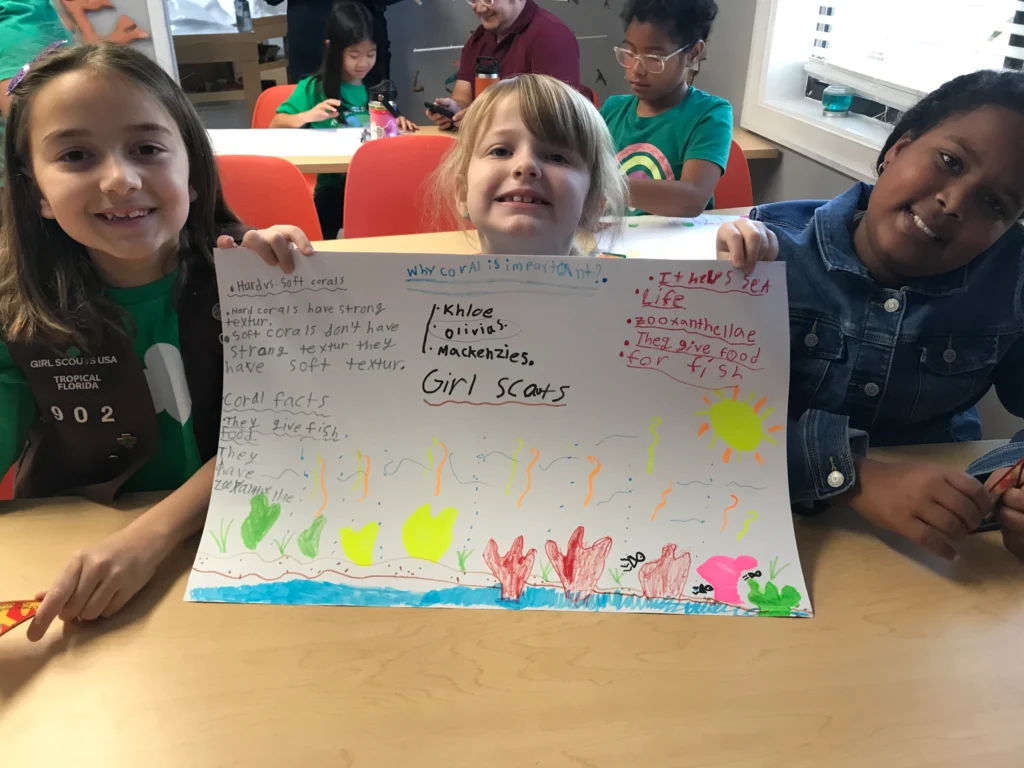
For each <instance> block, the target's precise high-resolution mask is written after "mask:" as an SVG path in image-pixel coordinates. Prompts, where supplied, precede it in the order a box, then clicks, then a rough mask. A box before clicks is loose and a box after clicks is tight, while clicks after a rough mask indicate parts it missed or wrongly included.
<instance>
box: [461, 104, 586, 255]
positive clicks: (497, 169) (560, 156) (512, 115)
mask: <svg viewBox="0 0 1024 768" xmlns="http://www.w3.org/2000/svg"><path fill="white" fill-rule="evenodd" d="M466 189H467V190H468V193H467V196H466V208H467V210H468V211H469V218H470V220H471V221H472V222H473V224H474V226H476V228H477V230H478V234H479V236H480V246H481V248H482V250H483V252H484V253H510V254H524V255H546V256H554V255H564V254H568V253H569V252H570V250H571V248H572V243H573V235H574V234H575V232H576V229H577V227H578V226H579V223H580V218H581V216H582V215H583V206H584V203H585V201H586V199H587V193H588V192H589V190H590V173H589V172H588V171H587V169H586V167H585V165H584V163H583V161H582V159H581V158H580V157H579V156H578V155H577V154H576V153H575V152H574V151H573V150H572V149H570V148H568V147H555V146H549V145H547V144H545V143H544V142H542V141H540V140H539V139H538V138H537V137H535V136H534V135H533V134H532V133H530V131H529V129H528V128H527V127H526V125H524V124H523V120H522V118H521V116H520V114H519V99H518V98H517V97H515V96H509V97H507V98H504V99H502V100H501V101H500V102H498V103H497V104H496V105H495V108H494V110H493V118H492V119H491V124H490V126H489V127H488V128H487V130H486V132H485V133H484V134H483V135H482V136H481V137H480V140H479V141H478V142H477V143H476V147H475V148H474V150H473V156H472V158H471V159H470V161H469V168H468V170H467V173H466Z"/></svg>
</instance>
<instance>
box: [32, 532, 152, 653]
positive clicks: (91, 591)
mask: <svg viewBox="0 0 1024 768" xmlns="http://www.w3.org/2000/svg"><path fill="white" fill-rule="evenodd" d="M166 554H167V551H166V546H165V542H164V540H163V539H162V538H161V537H160V536H158V535H157V534H156V533H155V532H153V531H152V530H150V529H149V528H147V527H145V526H143V525H129V526H128V527H127V528H125V529H124V530H121V531H118V532H117V533H115V534H114V535H113V536H110V537H109V538H107V539H106V540H104V541H101V542H100V543H99V544H96V545H95V546H92V547H87V548H86V549H84V550H82V551H80V552H78V553H76V554H75V555H73V556H72V557H71V560H70V561H69V562H68V564H67V565H66V566H64V570H63V571H61V573H60V575H59V576H58V577H57V579H56V581H54V582H53V585H52V586H51V587H50V588H49V589H48V590H46V591H45V592H40V593H38V594H37V595H36V599H37V600H42V601H43V602H42V605H40V606H39V610H38V612H37V613H36V615H35V618H33V619H32V623H31V624H30V625H29V628H28V639H29V640H31V641H33V642H35V641H36V640H39V639H40V638H41V637H42V636H43V635H44V634H45V633H46V630H47V629H49V627H50V624H52V623H53V620H54V619H56V618H57V617H60V618H61V619H63V620H64V621H65V622H69V621H74V620H76V619H78V620H81V621H92V620H93V619H97V618H99V617H100V616H104V617H106V616H111V615H113V614H115V613H117V612H118V611H119V610H121V608H122V607H124V604H125V603H127V602H128V601H129V600H130V599H131V598H132V597H134V596H135V593H137V592H138V591H139V590H140V589H142V588H143V587H144V586H145V585H146V584H147V583H148V582H149V580H150V579H151V578H153V574H154V573H155V572H156V568H157V566H158V565H159V564H160V562H161V561H162V560H163V559H164V557H165V556H166Z"/></svg>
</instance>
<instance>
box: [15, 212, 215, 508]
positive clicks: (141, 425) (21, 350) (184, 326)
mask: <svg viewBox="0 0 1024 768" xmlns="http://www.w3.org/2000/svg"><path fill="white" fill-rule="evenodd" d="M231 234H234V232H231ZM177 312H178V332H179V339H180V346H181V355H182V361H183V362H184V365H185V378H186V381H187V382H188V389H189V393H190V395H191V398H192V419H193V422H192V423H193V429H194V431H195V437H196V443H197V445H198V448H199V453H200V455H201V457H202V460H203V461H204V462H206V461H208V460H209V459H211V458H213V456H215V455H216V453H217V443H218V433H219V430H220V402H221V390H222V388H223V375H224V371H223V369H224V364H223V354H224V352H223V346H222V344H221V341H220V334H221V323H220V305H219V304H218V296H217V278H216V275H215V273H214V271H213V267H212V266H204V267H201V268H197V269H195V270H193V271H192V274H190V275H189V280H188V283H187V284H186V285H184V286H182V289H181V292H180V295H179V300H178V306H177ZM7 349H8V352H9V353H10V355H11V358H12V359H13V360H14V362H15V364H16V365H17V366H18V367H19V368H20V369H21V371H22V372H23V374H24V376H25V378H26V380H27V381H28V385H29V388H30V389H31V390H32V394H33V395H34V396H35V400H36V417H35V420H34V421H33V424H32V428H31V431H30V433H29V438H28V443H27V444H26V446H25V449H24V451H23V452H22V454H21V457H20V458H19V459H18V463H17V464H16V469H15V479H14V497H15V498H37V497H42V496H56V495H69V494H77V495H82V496H85V497H87V498H90V499H92V500H94V501H98V502H102V503H109V502H110V501H112V500H113V498H114V497H115V495H116V494H117V492H118V490H119V489H120V488H121V486H122V485H123V484H124V483H125V481H126V480H128V478H130V477H131V476H132V475H133V474H135V472H137V471H138V470H139V469H140V468H141V467H142V466H143V465H145V464H146V462H148V461H149V460H150V459H151V458H152V457H153V455H154V453H155V452H156V450H157V440H158V436H157V415H156V408H155V407H154V405H153V399H152V397H151V395H150V390H149V384H148V383H147V381H146V375H145V373H144V370H143V364H142V361H141V360H139V358H138V357H137V356H136V355H135V351H134V349H133V348H132V342H131V339H129V338H128V337H127V336H125V335H123V334H115V333H113V332H111V333H107V334H105V336H104V338H103V339H102V340H101V342H100V343H99V344H98V345H96V346H95V348H93V349H90V351H89V353H88V354H82V355H79V356H75V357H72V356H69V355H67V354H63V353H59V352H55V351H54V350H53V349H51V348H50V347H48V346H46V345H44V344H38V343H33V342H10V343H8V344H7ZM83 383H84V384H85V386H83Z"/></svg>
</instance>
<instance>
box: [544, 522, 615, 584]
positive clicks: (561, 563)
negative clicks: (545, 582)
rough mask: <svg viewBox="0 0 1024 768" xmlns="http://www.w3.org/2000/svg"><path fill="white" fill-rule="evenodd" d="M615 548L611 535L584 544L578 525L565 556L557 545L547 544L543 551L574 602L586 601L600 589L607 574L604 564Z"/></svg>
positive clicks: (570, 538)
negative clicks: (586, 544)
mask: <svg viewBox="0 0 1024 768" xmlns="http://www.w3.org/2000/svg"><path fill="white" fill-rule="evenodd" d="M611 549H612V540H611V537H610V536H605V537H604V538H603V539H598V540H597V541H595V542H594V543H593V544H592V545H591V546H589V547H586V546H584V545H583V526H582V525H581V526H579V527H578V528H577V529H576V530H575V531H573V532H572V536H570V537H569V544H568V546H567V547H566V548H565V554H564V555H563V554H562V553H561V552H560V551H559V549H558V545H557V544H556V543H555V542H553V541H550V540H549V541H548V542H547V543H546V544H545V545H544V551H545V552H546V553H547V556H548V559H549V560H550V561H551V564H552V565H553V566H554V567H555V572H556V573H557V574H558V578H559V580H560V581H561V582H562V589H564V590H565V595H566V597H568V598H569V599H570V600H573V601H574V602H579V601H581V600H586V599H587V598H588V597H590V595H592V594H593V592H594V589H596V588H597V581H598V579H600V578H601V574H602V573H604V563H605V561H606V560H607V559H608V553H609V552H610V551H611Z"/></svg>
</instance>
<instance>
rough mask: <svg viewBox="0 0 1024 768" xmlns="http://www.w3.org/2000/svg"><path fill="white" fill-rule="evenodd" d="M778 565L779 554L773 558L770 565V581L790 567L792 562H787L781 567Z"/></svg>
mask: <svg viewBox="0 0 1024 768" xmlns="http://www.w3.org/2000/svg"><path fill="white" fill-rule="evenodd" d="M778 565H779V556H778V555H776V556H775V557H773V558H772V562H771V565H770V566H769V567H768V580H769V581H775V579H776V577H777V576H778V575H779V574H780V573H782V572H783V571H784V570H786V569H787V568H789V566H790V565H791V563H786V564H785V565H784V566H782V567H781V568H779V567H778Z"/></svg>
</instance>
